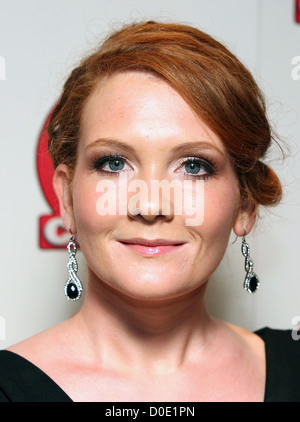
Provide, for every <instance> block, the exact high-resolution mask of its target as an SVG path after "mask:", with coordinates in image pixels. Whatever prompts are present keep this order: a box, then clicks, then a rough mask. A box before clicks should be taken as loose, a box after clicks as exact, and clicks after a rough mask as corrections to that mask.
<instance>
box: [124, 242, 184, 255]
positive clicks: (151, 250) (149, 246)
mask: <svg viewBox="0 0 300 422" xmlns="http://www.w3.org/2000/svg"><path fill="white" fill-rule="evenodd" d="M118 242H120V243H121V244H122V245H124V246H125V247H126V248H127V249H129V250H131V251H133V252H136V253H138V254H141V255H151V256H153V255H163V254H166V253H170V252H175V251H178V250H179V249H181V248H182V247H183V246H184V245H186V243H187V242H185V241H181V240H167V239H142V238H135V239H122V240H118Z"/></svg>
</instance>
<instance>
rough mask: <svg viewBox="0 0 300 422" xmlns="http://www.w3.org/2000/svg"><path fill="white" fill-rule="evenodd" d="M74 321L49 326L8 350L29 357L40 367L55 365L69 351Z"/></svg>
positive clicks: (29, 359) (44, 368)
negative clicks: (69, 338) (70, 334)
mask: <svg viewBox="0 0 300 422" xmlns="http://www.w3.org/2000/svg"><path fill="white" fill-rule="evenodd" d="M70 325H72V322H71V321H69V320H67V321H64V322H62V323H60V324H57V325H55V326H53V327H51V328H48V329H46V330H44V331H42V332H40V333H38V334H35V335H33V336H32V337H29V338H28V339H26V340H23V341H21V342H19V343H16V344H14V345H12V346H10V347H8V348H7V350H9V351H11V352H13V353H16V354H18V355H20V356H21V357H23V358H25V359H27V360H28V361H30V362H31V363H33V364H34V365H36V366H38V367H39V368H40V369H42V370H45V372H48V371H47V370H46V369H47V368H49V367H51V366H55V365H56V364H57V363H58V360H61V359H63V357H64V356H66V355H67V354H68V353H69V350H68V349H69V348H70V346H69V341H68V331H69V330H68V327H69V326H70Z"/></svg>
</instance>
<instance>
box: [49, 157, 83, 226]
mask: <svg viewBox="0 0 300 422" xmlns="http://www.w3.org/2000/svg"><path fill="white" fill-rule="evenodd" d="M53 188H54V191H55V193H56V195H57V198H58V202H59V209H60V215H61V217H62V220H63V223H64V226H65V229H66V230H67V231H69V230H70V231H71V232H72V234H76V233H77V228H76V223H75V218H74V213H73V195H72V181H71V174H70V170H69V167H68V166H67V165H66V164H59V165H58V166H57V168H56V169H55V172H54V176H53Z"/></svg>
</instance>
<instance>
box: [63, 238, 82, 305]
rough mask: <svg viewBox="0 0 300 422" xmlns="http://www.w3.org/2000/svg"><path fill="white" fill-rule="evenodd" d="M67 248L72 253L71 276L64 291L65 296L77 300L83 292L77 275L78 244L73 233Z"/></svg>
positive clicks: (69, 265)
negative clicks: (76, 256)
mask: <svg viewBox="0 0 300 422" xmlns="http://www.w3.org/2000/svg"><path fill="white" fill-rule="evenodd" d="M67 249H68V252H69V254H70V258H69V261H68V264H67V268H68V270H69V275H70V277H69V278H68V280H67V282H66V284H65V289H64V291H65V296H66V298H67V299H68V300H72V301H75V300H78V299H80V296H81V293H82V284H81V281H80V280H79V278H78V277H77V275H76V273H77V270H78V264H77V260H76V258H75V255H76V252H77V246H76V243H75V239H74V237H73V235H72V237H71V239H70V241H69V243H68V246H67Z"/></svg>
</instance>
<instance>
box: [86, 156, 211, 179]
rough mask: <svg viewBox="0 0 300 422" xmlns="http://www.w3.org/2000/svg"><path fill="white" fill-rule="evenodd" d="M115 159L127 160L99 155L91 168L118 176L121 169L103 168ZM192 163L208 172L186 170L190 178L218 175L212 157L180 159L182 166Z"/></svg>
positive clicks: (206, 177) (120, 157) (92, 162)
mask: <svg viewBox="0 0 300 422" xmlns="http://www.w3.org/2000/svg"><path fill="white" fill-rule="evenodd" d="M114 160H122V161H124V162H126V161H127V160H126V158H125V157H123V156H122V155H115V154H105V155H103V156H98V157H96V158H93V159H92V161H91V165H90V168H91V170H95V171H97V172H98V173H102V174H106V175H108V174H109V175H110V176H112V177H115V176H117V175H118V174H119V173H120V172H121V171H122V170H121V171H113V170H112V171H107V170H103V168H102V166H103V165H104V164H107V163H109V162H110V161H114ZM190 163H195V164H199V165H200V166H201V167H202V168H203V169H204V170H205V171H206V172H207V173H206V174H200V175H197V174H191V173H187V172H186V177H188V178H192V179H203V180H206V179H208V178H209V177H211V176H215V175H217V168H216V163H215V162H213V161H212V160H211V159H209V158H207V157H205V158H204V157H203V156H201V157H200V156H193V157H189V158H184V159H182V160H181V161H180V166H183V165H186V164H190Z"/></svg>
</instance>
